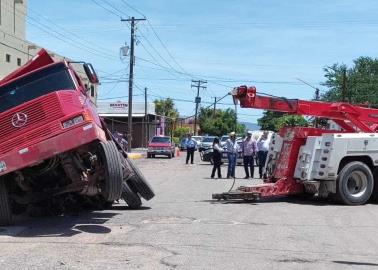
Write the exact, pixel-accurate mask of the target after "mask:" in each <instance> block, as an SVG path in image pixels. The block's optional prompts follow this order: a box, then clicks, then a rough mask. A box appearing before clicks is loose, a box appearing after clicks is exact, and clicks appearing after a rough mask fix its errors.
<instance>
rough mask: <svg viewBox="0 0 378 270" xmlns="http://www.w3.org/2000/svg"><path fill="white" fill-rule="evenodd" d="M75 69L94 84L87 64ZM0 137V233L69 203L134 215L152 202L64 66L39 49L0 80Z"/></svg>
mask: <svg viewBox="0 0 378 270" xmlns="http://www.w3.org/2000/svg"><path fill="white" fill-rule="evenodd" d="M83 69H84V71H85V74H86V75H87V77H88V79H89V81H90V82H91V83H92V84H98V83H99V80H98V78H97V75H96V72H95V71H94V69H93V67H92V65H91V64H89V63H83ZM0 137H1V142H0V226H5V225H11V224H12V223H13V215H14V214H19V213H23V212H28V213H35V212H38V211H39V210H40V209H47V211H49V212H50V213H51V212H54V213H55V214H61V213H62V212H63V211H64V209H65V208H66V207H68V206H67V205H69V204H71V207H72V202H74V203H75V202H78V201H85V202H86V203H92V204H95V205H98V204H102V205H104V206H106V205H111V204H112V203H113V202H114V201H116V200H118V199H120V198H123V199H124V200H125V201H126V202H127V204H128V205H129V207H131V208H138V207H139V206H140V205H141V197H143V198H144V199H146V200H149V199H151V198H152V197H153V196H154V193H153V190H152V189H151V187H150V185H149V184H148V183H147V181H146V180H145V179H144V177H143V175H142V174H141V172H140V171H139V170H138V168H137V167H136V166H135V164H134V163H133V162H132V161H131V160H129V159H128V156H127V153H126V152H124V151H123V148H122V147H121V146H120V145H119V144H118V143H117V141H116V140H115V139H114V137H113V136H112V134H111V132H110V131H109V130H108V129H107V127H106V124H105V122H104V121H103V120H102V119H100V117H99V116H98V114H97V112H96V107H95V105H94V103H93V102H92V101H91V100H90V98H89V96H88V90H87V88H86V86H85V85H84V83H83V81H82V80H81V78H80V77H79V75H78V73H77V72H76V71H75V69H74V68H73V66H72V64H71V63H70V62H69V61H66V60H63V61H59V62H55V61H54V60H53V59H52V58H51V57H50V55H49V54H48V52H47V51H46V50H44V49H42V50H41V51H39V52H38V54H37V55H35V56H34V57H33V58H32V59H31V60H30V61H28V62H27V63H26V64H25V65H24V66H22V67H20V68H19V69H17V70H15V71H14V72H12V73H10V74H9V75H8V76H6V77H5V78H3V79H2V80H0ZM73 207H76V206H75V205H74V206H73ZM34 215H38V214H34Z"/></svg>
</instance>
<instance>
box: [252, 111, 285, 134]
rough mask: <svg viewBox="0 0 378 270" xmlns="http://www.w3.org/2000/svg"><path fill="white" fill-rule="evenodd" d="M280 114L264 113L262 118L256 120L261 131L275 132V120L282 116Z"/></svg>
mask: <svg viewBox="0 0 378 270" xmlns="http://www.w3.org/2000/svg"><path fill="white" fill-rule="evenodd" d="M283 115H284V113H282V112H273V111H264V113H263V117H261V118H259V119H257V123H258V124H259V126H260V127H261V129H262V130H273V131H277V127H276V121H277V118H279V117H281V116H283Z"/></svg>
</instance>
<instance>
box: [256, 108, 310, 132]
mask: <svg viewBox="0 0 378 270" xmlns="http://www.w3.org/2000/svg"><path fill="white" fill-rule="evenodd" d="M257 122H258V124H259V125H260V126H261V129H262V130H272V131H276V132H277V131H279V130H280V129H281V128H283V127H296V126H308V121H307V120H306V119H305V118H304V117H303V116H301V115H290V114H285V113H282V112H274V111H265V112H264V115H263V117H261V118H260V119H257Z"/></svg>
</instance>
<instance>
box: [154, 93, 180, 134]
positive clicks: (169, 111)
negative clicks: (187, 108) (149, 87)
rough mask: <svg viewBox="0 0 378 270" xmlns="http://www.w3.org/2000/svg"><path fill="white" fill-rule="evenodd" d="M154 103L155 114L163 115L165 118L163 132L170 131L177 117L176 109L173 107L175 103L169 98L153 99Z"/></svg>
mask: <svg viewBox="0 0 378 270" xmlns="http://www.w3.org/2000/svg"><path fill="white" fill-rule="evenodd" d="M154 103H155V112H156V114H157V115H161V116H165V117H166V118H167V119H166V128H165V133H171V132H172V130H173V128H174V126H175V125H176V120H177V118H178V117H179V113H178V111H177V109H176V108H175V103H174V102H173V100H172V99H170V98H167V99H155V100H154ZM171 134H172V133H171Z"/></svg>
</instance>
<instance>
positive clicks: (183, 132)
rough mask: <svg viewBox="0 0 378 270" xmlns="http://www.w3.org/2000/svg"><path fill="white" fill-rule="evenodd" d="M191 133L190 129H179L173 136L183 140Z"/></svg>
mask: <svg viewBox="0 0 378 270" xmlns="http://www.w3.org/2000/svg"><path fill="white" fill-rule="evenodd" d="M189 132H190V128H188V127H178V128H176V129H175V130H174V131H173V136H174V137H178V138H182V137H185V135H187V134H188V133H189Z"/></svg>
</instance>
